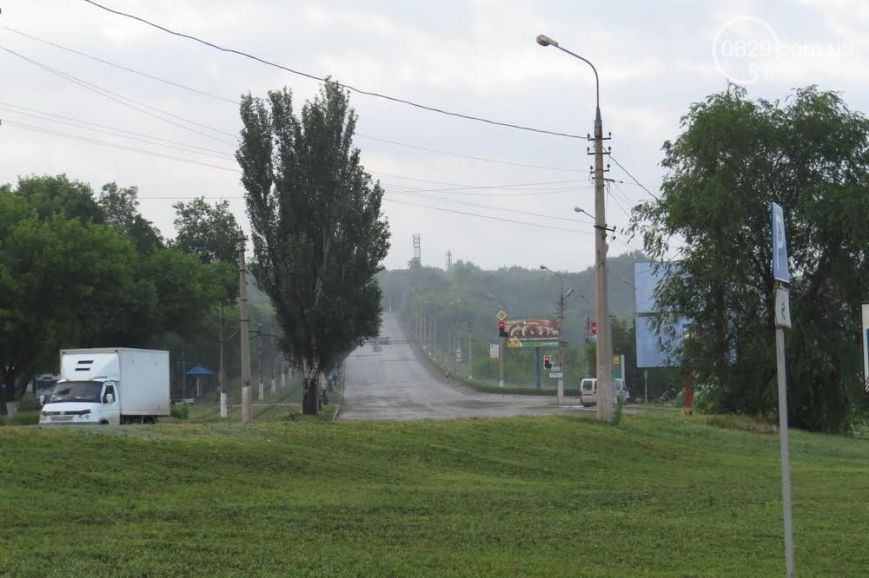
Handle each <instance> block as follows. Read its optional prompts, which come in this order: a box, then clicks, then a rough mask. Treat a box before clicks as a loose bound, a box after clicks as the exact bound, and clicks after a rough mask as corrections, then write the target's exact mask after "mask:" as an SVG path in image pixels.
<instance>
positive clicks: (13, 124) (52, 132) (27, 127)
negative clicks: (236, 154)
mask: <svg viewBox="0 0 869 578" xmlns="http://www.w3.org/2000/svg"><path fill="white" fill-rule="evenodd" d="M3 125H5V126H9V127H12V128H19V129H22V130H28V131H31V132H38V133H43V134H47V135H52V136H59V137H62V138H67V139H71V140H77V141H81V142H86V143H90V144H95V145H99V146H104V147H109V148H115V149H119V150H124V151H129V152H134V153H141V154H146V155H151V156H155V157H160V158H164V159H169V160H172V161H178V162H183V163H190V164H194V165H200V166H204V167H210V168H213V169H218V170H221V171H229V172H233V173H241V171H240V170H238V169H231V168H228V167H222V166H220V165H215V164H212V163H206V162H202V161H197V160H194V159H187V158H183V157H176V156H172V155H164V154H162V153H158V152H154V151H149V150H145V149H139V148H135V147H128V146H126V145H122V144H118V143H112V142H107V141H102V140H98V139H92V138H89V137H85V136H81V135H73V134H69V133H64V132H60V131H55V130H51V129H47V128H43V127H38V126H33V125H29V124H24V123H19V122H16V121H9V120H7V121H5V122H3Z"/></svg>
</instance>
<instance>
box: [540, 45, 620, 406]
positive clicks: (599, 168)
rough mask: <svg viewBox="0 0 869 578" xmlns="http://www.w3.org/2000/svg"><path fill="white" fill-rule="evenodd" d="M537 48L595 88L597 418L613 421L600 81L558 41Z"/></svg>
mask: <svg viewBox="0 0 869 578" xmlns="http://www.w3.org/2000/svg"><path fill="white" fill-rule="evenodd" d="M537 43H538V44H539V45H540V46H554V47H555V48H557V49H559V50H561V51H562V52H564V53H566V54H569V55H570V56H573V57H574V58H577V59H579V60H581V61H583V62H585V63H586V64H588V65H589V66H590V67H591V70H592V72H594V86H595V116H594V213H595V214H594V228H595V236H594V246H595V251H594V257H595V259H594V270H595V281H596V283H595V293H596V295H595V297H596V299H595V300H596V314H597V342H596V345H595V348H596V353H597V386H598V387H597V418H598V419H599V420H601V421H612V419H613V416H614V411H613V387H612V386H613V381H612V337H611V335H610V321H609V307H608V305H607V279H606V253H607V245H606V232H607V226H606V214H605V211H606V209H605V203H604V181H603V122H602V121H601V117H600V80H599V78H598V75H597V69H596V68H595V67H594V64H592V63H591V62H590V61H589V60H587V59H585V58H583V57H582V56H580V55H578V54H574V53H573V52H571V51H569V50H567V49H565V48H562V47H561V46H559V45H558V42H556V41H555V40H553V39H551V38H549V37H548V36H545V35H543V34H540V35H539V36H538V37H537Z"/></svg>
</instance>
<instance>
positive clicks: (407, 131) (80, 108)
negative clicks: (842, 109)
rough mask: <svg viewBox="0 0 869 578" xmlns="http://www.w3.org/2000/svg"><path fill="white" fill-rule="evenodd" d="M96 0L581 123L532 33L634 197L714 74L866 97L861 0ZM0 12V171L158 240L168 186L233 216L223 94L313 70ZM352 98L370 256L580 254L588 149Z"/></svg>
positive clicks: (586, 226) (619, 211) (569, 259)
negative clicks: (380, 234) (64, 181)
mask: <svg viewBox="0 0 869 578" xmlns="http://www.w3.org/2000/svg"><path fill="white" fill-rule="evenodd" d="M98 1H100V3H102V4H105V5H106V6H109V7H112V8H115V9H118V10H122V11H125V12H130V13H134V14H136V15H138V16H141V17H142V18H146V19H148V20H152V21H154V22H156V23H158V24H162V25H164V26H166V27H169V28H172V29H175V30H177V31H179V32H184V33H188V34H192V35H196V36H199V37H201V38H203V39H205V40H209V41H211V42H213V43H216V44H220V45H223V46H226V47H229V48H235V49H238V50H243V51H246V52H250V53H252V54H255V55H257V56H260V57H262V58H265V59H269V60H272V61H275V62H278V63H280V64H283V65H285V66H287V67H290V68H293V69H296V70H300V71H303V72H307V73H310V74H313V75H315V76H318V77H322V76H328V75H331V76H332V77H333V78H334V79H336V80H338V81H340V82H343V83H346V84H349V85H352V86H355V87H358V88H361V89H365V90H369V91H376V92H380V93H384V94H387V95H390V96H395V97H399V98H403V99H408V100H412V101H415V102H419V103H421V104H425V105H429V106H433V107H438V108H442V109H447V110H450V111H455V112H460V113H463V114H469V115H476V116H481V117H486V118H491V119H493V120H498V121H502V122H508V123H514V124H520V125H526V126H530V127H535V128H541V129H546V130H551V131H557V132H566V133H573V134H582V135H585V134H586V133H588V132H591V131H592V121H593V117H594V76H593V74H592V72H591V69H590V68H588V66H587V65H585V64H584V63H582V62H581V61H578V60H575V59H573V58H571V57H570V56H568V55H566V54H564V53H562V52H560V51H558V50H556V49H555V48H551V47H550V48H542V47H540V46H538V45H537V44H536V43H535V41H534V39H535V37H536V36H537V35H538V34H540V33H544V34H547V35H548V36H550V37H552V38H554V39H556V40H558V41H559V42H560V43H561V45H562V46H563V47H565V48H567V49H569V50H571V51H573V52H576V53H578V54H581V55H582V56H584V57H585V58H588V59H589V60H591V61H592V62H593V63H594V64H595V66H596V67H597V69H598V71H599V74H600V82H601V87H600V91H601V109H602V114H603V123H604V132H605V133H606V132H610V131H611V132H612V140H611V141H610V142H609V143H608V145H610V146H611V147H612V155H613V157H614V158H615V159H617V160H618V161H619V162H620V163H621V164H622V165H624V167H625V168H627V169H628V170H629V171H630V172H631V173H632V174H633V175H634V176H635V177H636V178H637V179H638V180H639V181H640V182H641V183H643V184H644V185H646V186H647V187H648V188H649V189H651V190H652V191H653V192H657V189H658V187H659V186H660V183H661V179H662V178H663V176H664V175H663V172H662V169H661V168H660V166H659V163H660V160H661V145H662V144H663V142H664V141H665V140H667V139H672V138H675V137H676V135H677V134H678V133H679V119H680V117H682V116H683V115H684V114H685V113H686V111H687V109H688V107H689V106H690V104H691V103H692V102H696V101H697V100H699V99H702V98H703V97H704V96H705V95H708V94H710V93H712V92H716V91H721V90H724V89H726V88H727V79H728V76H729V77H730V78H731V79H732V80H733V81H734V82H737V83H739V84H741V85H743V86H745V87H746V88H747V89H748V92H749V96H750V97H751V98H758V97H763V98H767V99H784V98H787V96H788V95H789V94H790V93H791V91H792V89H793V88H794V87H798V86H804V85H807V84H817V85H819V87H820V88H821V89H824V90H837V91H840V92H841V93H842V96H843V98H844V99H845V101H846V102H847V103H848V104H849V106H850V107H851V108H852V109H855V110H858V111H862V112H866V111H867V109H869V60H867V48H869V2H862V1H859V0H853V1H847V0H823V1H821V0H804V1H778V2H776V1H769V2H766V1H764V2H761V1H756V2H752V1H739V0H729V1H726V2H697V1H658V2H646V1H636V2H626V1H617V0H614V1H610V2H585V1H582V2H581V1H570V0H552V1H546V2H530V1H525V2H520V1H510V0H504V1H496V0H476V1H450V0H440V1H437V2H434V1H431V2H426V1H418V2H417V1H414V2H407V1H401V0H395V1H382V2H374V1H372V2H362V1H343V2H341V1H323V0H320V1H310V2H301V1H299V2H295V1H291V0H286V1H277V0H231V1H230V0H98ZM0 8H2V15H0V48H2V49H3V50H0V118H2V119H3V125H2V126H0V183H14V182H15V181H16V180H17V179H18V177H19V176H25V175H30V174H59V173H66V174H67V175H68V176H69V177H70V178H73V179H78V180H81V181H85V182H88V183H90V184H91V185H92V186H93V187H94V189H95V190H96V191H98V190H99V188H100V187H101V186H102V184H104V183H106V182H110V181H115V182H117V183H118V184H119V185H121V186H130V185H135V186H138V187H139V195H140V201H141V205H140V208H141V211H142V213H143V215H144V216H145V217H146V218H148V219H150V220H152V221H153V222H154V224H155V225H157V226H158V227H159V229H160V230H161V232H162V233H163V235H164V236H166V237H168V238H171V237H173V236H174V230H173V227H172V221H173V218H174V210H173V209H172V205H173V203H175V202H176V201H177V200H188V199H191V198H193V197H196V196H205V197H206V198H208V199H215V200H216V199H223V198H225V199H228V200H229V201H230V204H231V207H232V209H233V211H234V212H235V214H236V217H237V218H238V219H239V221H240V222H241V223H242V224H243V226H244V227H245V228H246V229H247V227H248V224H247V217H246V214H245V210H244V202H243V199H242V195H243V190H242V187H241V184H240V182H239V176H240V175H239V173H238V167H237V165H236V163H235V161H234V160H233V157H232V154H233V152H234V150H235V144H234V143H237V138H238V137H237V135H238V131H239V127H240V120H239V118H238V107H237V105H236V104H234V102H235V101H237V100H238V97H239V95H240V94H242V93H246V92H248V91H250V92H251V93H252V94H253V95H255V96H264V95H265V93H266V91H267V90H269V89H275V88H279V87H282V86H286V87H288V88H290V89H291V90H292V91H293V93H294V95H295V100H296V103H297V105H299V106H300V105H301V103H302V102H303V101H304V100H306V99H309V98H311V97H312V96H313V95H314V93H315V92H316V91H317V89H318V83H317V82H316V81H313V80H309V79H306V78H303V77H301V76H298V75H294V74H291V73H289V72H284V71H281V70H277V69H275V68H270V67H268V66H265V65H262V64H259V63H256V62H253V61H250V60H247V59H244V58H241V57H239V56H236V55H232V54H225V53H221V52H218V51H216V50H214V49H211V48H208V47H205V46H202V45H200V44H196V43H194V42H191V41H189V40H185V39H182V38H177V37H174V36H171V35H168V34H166V33H165V32H161V31H159V30H156V29H154V28H151V27H148V26H146V25H144V24H142V23H139V22H135V21H132V20H129V19H126V18H122V17H119V16H116V15H112V14H110V13H108V12H105V11H103V10H100V9H99V8H96V7H94V6H92V5H90V4H88V3H86V2H84V1H83V0H7V1H6V2H2V4H0ZM16 31H17V32H16ZM21 33H24V34H26V35H29V36H31V37H35V38H39V39H41V40H42V41H49V42H52V43H55V44H58V45H62V46H63V47H66V48H69V49H73V50H75V51H79V52H82V53H86V54H88V55H91V56H94V57H98V58H100V59H103V60H106V61H110V62H112V63H114V64H117V65H119V66H123V67H127V68H130V69H134V70H136V71H140V72H142V73H146V74H148V75H152V76H155V77H159V78H161V79H164V80H167V81H171V82H173V83H177V84H182V85H184V86H187V87H190V88H193V89H195V90H197V91H202V92H205V93H208V94H209V95H211V96H206V95H202V94H197V93H195V92H191V91H189V90H184V89H182V88H177V87H174V86H170V85H168V84H166V83H162V82H159V81H156V80H153V79H150V78H146V77H143V76H139V75H136V74H133V73H131V72H128V71H124V70H121V69H118V68H113V67H111V66H108V65H106V64H103V63H100V62H97V61H94V60H89V59H87V58H85V57H82V56H80V55H76V54H73V53H71V52H67V51H64V50H62V49H59V48H57V47H55V46H51V45H49V44H46V43H45V42H42V41H40V40H36V39H34V38H31V37H28V36H24V35H22V34H21ZM10 50H11V51H14V52H15V53H17V54H18V55H14V54H11V53H10V52H8V51H10ZM22 57H23V58H22ZM25 58H26V59H30V61H28V60H25ZM40 65H42V66H44V67H50V68H51V69H53V72H52V71H49V70H46V69H45V68H41V67H40ZM83 84H84V86H83ZM86 86H87V87H90V88H86ZM105 91H111V93H112V94H109V93H106V92H105ZM125 99H134V100H135V101H137V103H131V102H130V101H129V100H125ZM119 101H121V102H119ZM123 103H127V104H128V105H131V106H127V105H125V104H123ZM351 103H352V106H353V107H354V108H355V109H356V111H357V112H358V114H359V124H358V128H357V133H358V134H357V139H356V144H357V145H358V146H359V148H360V149H361V150H362V159H363V164H364V165H365V167H366V169H367V170H368V171H369V172H370V173H372V174H373V175H374V176H375V177H376V178H378V179H379V180H380V182H381V184H382V185H383V186H384V188H385V190H386V196H385V203H384V210H385V213H386V216H387V217H388V219H389V222H390V228H391V231H392V248H391V250H390V253H389V256H388V258H387V260H386V263H385V265H386V266H387V268H390V269H395V268H404V267H406V264H407V262H408V260H409V259H410V258H411V257H412V256H413V245H412V237H413V234H415V233H418V234H419V235H420V236H421V240H422V261H423V264H425V265H431V266H438V267H443V266H444V263H445V259H446V257H445V255H446V252H447V251H451V252H452V255H453V260H454V261H456V260H460V259H461V260H466V261H472V262H474V263H476V264H477V265H479V266H481V267H483V268H497V267H501V266H511V265H520V266H523V267H533V268H536V267H538V266H539V265H541V264H546V265H547V266H549V267H550V268H552V269H557V270H567V271H576V270H580V269H584V268H585V267H588V266H589V265H591V264H592V263H593V261H594V251H593V236H592V228H591V226H590V223H591V221H590V219H588V218H587V217H584V216H583V215H580V214H577V213H575V212H574V211H573V208H574V207H577V206H578V207H581V208H584V209H585V210H587V211H589V212H590V213H593V209H594V204H593V191H592V185H591V182H590V181H589V178H588V168H589V166H590V165H591V163H592V158H591V157H588V156H586V146H588V145H589V143H586V142H585V141H584V140H578V139H571V138H564V137H557V136H549V135H543V134H536V133H532V132H527V131H520V130H515V129H508V128H503V127H496V126H491V125H487V124H482V123H478V122H472V121H469V120H463V119H457V118H452V117H448V116H444V115H440V114H435V113H431V112H425V111H421V110H418V109H415V108H412V107H409V106H406V105H402V104H396V103H393V102H388V101H385V100H382V99H377V98H373V97H369V96H363V95H360V94H352V95H351ZM23 107H26V108H23ZM146 107H154V108H146ZM134 108H137V109H139V110H134ZM155 109H156V110H155ZM161 111H162V112H161ZM49 113H50V115H62V117H66V118H62V117H61V116H49ZM164 113H170V114H171V115H175V116H169V117H167V116H166V114H164ZM156 117H161V118H156ZM71 119H74V121H75V122H74V121H73V120H71ZM79 121H83V122H84V123H87V124H82V123H81V122H79ZM170 121H171V122H170ZM190 121H192V122H194V123H197V124H191V123H190ZM93 123H98V124H100V125H105V127H110V129H106V128H101V127H97V126H95V125H94V124H93ZM110 130H111V132H110ZM46 131H47V132H46ZM116 131H131V132H132V133H136V134H130V133H123V134H126V135H127V136H130V137H133V138H135V139H145V140H147V141H148V142H142V140H133V139H127V138H121V137H120V136H118V135H119V133H118V132H116ZM154 139H161V140H159V141H158V140H154ZM384 141H394V142H395V143H401V144H393V143H390V142H384ZM169 145H171V147H176V148H170V146H169ZM408 145H410V146H408ZM413 147H416V148H413ZM127 149H135V150H127ZM422 149H433V150H435V151H441V152H432V151H431V150H422ZM139 151H148V152H150V153H154V154H143V153H142V152H139ZM443 153H449V154H443ZM456 155H459V156H456ZM464 157H476V160H475V159H469V158H464ZM479 159H487V161H484V160H479ZM190 161H194V162H190ZM489 161H497V162H489ZM518 165H533V166H518ZM608 176H610V177H612V178H613V179H615V180H616V181H617V182H616V183H615V184H614V185H612V186H611V188H610V191H609V193H608V196H607V214H606V216H607V221H608V223H610V224H612V225H615V226H617V227H618V226H623V225H624V224H625V223H626V222H627V215H628V213H629V211H630V207H631V206H633V205H634V204H635V203H636V202H638V201H640V200H642V199H644V198H648V196H647V194H646V193H645V192H644V191H643V189H642V188H640V187H639V186H637V185H635V184H634V182H633V180H632V179H631V178H630V177H629V176H628V175H626V174H625V173H624V172H623V171H622V170H621V169H620V168H619V167H617V166H616V165H615V164H614V163H612V171H611V172H610V173H609V175H608ZM619 181H623V182H619ZM499 209H500V210H499ZM468 213H470V214H468ZM483 216H485V217H490V218H484V217H483ZM498 219H501V220H498ZM534 225H537V226H534ZM627 241H628V240H627V239H626V238H624V237H623V236H621V235H618V236H617V237H616V239H615V240H613V241H612V242H611V244H610V254H611V255H614V254H620V253H623V252H625V251H628V250H631V249H638V248H640V247H639V245H638V243H637V241H633V242H631V243H630V244H628V243H627Z"/></svg>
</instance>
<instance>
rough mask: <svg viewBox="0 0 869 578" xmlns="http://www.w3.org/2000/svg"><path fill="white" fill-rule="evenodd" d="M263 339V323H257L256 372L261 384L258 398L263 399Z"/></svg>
mask: <svg viewBox="0 0 869 578" xmlns="http://www.w3.org/2000/svg"><path fill="white" fill-rule="evenodd" d="M262 341H263V326H262V323H257V324H256V374H257V383H258V384H259V391H258V393H259V396H258V400H259V401H262V400H263V399H264V397H265V392H264V391H263V389H264V388H263V357H262Z"/></svg>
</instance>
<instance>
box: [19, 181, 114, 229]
mask: <svg viewBox="0 0 869 578" xmlns="http://www.w3.org/2000/svg"><path fill="white" fill-rule="evenodd" d="M6 190H8V191H11V190H12V189H11V188H9V187H8V186H7V187H6ZM15 192H16V193H17V194H18V195H20V196H21V197H23V198H24V199H26V201H27V204H28V205H29V206H31V207H33V208H34V209H35V210H36V213H37V215H38V216H39V218H41V219H47V218H48V217H50V216H51V215H56V214H61V215H65V216H67V217H69V218H73V219H79V220H81V221H94V222H97V223H102V222H103V220H104V218H103V212H102V210H101V209H100V207H99V205H97V202H96V201H95V200H94V194H93V189H91V186H90V185H89V184H87V183H83V182H81V181H71V180H69V178H68V177H67V176H66V175H63V174H61V175H57V176H49V175H43V176H36V175H31V176H28V177H22V178H19V179H18V186H17V187H16V189H15Z"/></svg>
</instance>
